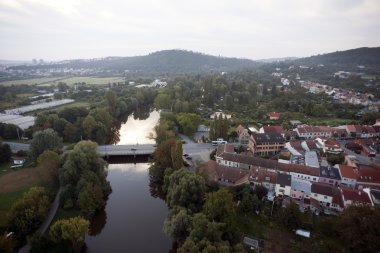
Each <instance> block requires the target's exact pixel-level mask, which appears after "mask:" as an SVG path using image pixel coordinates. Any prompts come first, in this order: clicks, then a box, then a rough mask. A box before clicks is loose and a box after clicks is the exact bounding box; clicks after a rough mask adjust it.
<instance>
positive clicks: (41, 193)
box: [8, 187, 50, 239]
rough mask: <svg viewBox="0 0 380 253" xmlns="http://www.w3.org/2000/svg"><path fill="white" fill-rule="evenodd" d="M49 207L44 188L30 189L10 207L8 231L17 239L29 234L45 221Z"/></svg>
mask: <svg viewBox="0 0 380 253" xmlns="http://www.w3.org/2000/svg"><path fill="white" fill-rule="evenodd" d="M49 205H50V202H49V198H48V195H47V192H46V190H45V188H43V187H32V188H30V190H29V191H28V192H26V193H24V195H23V196H22V197H21V198H20V199H19V200H17V201H16V202H15V203H14V204H13V205H12V208H11V210H10V211H9V214H8V227H9V231H13V232H14V233H15V235H16V238H18V239H22V238H23V237H24V236H26V235H29V234H31V233H32V232H33V231H35V230H36V229H37V228H38V227H39V225H40V224H41V223H42V221H43V220H44V219H45V217H46V214H47V212H48V210H49Z"/></svg>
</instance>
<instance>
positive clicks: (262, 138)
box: [249, 133, 285, 156]
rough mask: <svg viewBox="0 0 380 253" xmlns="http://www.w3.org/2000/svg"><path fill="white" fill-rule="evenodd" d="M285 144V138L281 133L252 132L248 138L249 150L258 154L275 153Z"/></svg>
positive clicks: (268, 154) (267, 154)
mask: <svg viewBox="0 0 380 253" xmlns="http://www.w3.org/2000/svg"><path fill="white" fill-rule="evenodd" d="M284 146H285V139H284V137H283V136H282V135H281V134H278V133H272V134H261V133H252V134H251V136H250V138H249V148H250V150H251V151H252V152H253V153H254V154H256V155H259V156H270V155H276V154H278V153H279V152H280V150H281V149H282V148H283V147H284Z"/></svg>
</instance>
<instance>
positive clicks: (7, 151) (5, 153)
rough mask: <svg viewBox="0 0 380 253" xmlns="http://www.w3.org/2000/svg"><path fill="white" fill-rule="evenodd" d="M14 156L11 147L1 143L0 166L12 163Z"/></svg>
mask: <svg viewBox="0 0 380 253" xmlns="http://www.w3.org/2000/svg"><path fill="white" fill-rule="evenodd" d="M11 156H12V151H11V147H10V146H9V144H7V143H4V144H3V143H1V142H0V164H1V163H7V162H9V161H10V159H11Z"/></svg>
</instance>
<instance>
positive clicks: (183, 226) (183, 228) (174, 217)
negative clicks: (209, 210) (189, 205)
mask: <svg viewBox="0 0 380 253" xmlns="http://www.w3.org/2000/svg"><path fill="white" fill-rule="evenodd" d="M190 230H191V216H190V214H189V213H188V211H187V210H186V209H185V208H183V207H179V206H175V207H173V208H172V209H170V211H169V213H168V215H167V216H166V219H165V222H164V232H165V234H166V235H167V236H168V237H169V238H171V239H172V240H173V241H184V240H185V239H186V237H187V236H188V235H189V232H190Z"/></svg>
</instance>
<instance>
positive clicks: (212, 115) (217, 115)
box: [210, 112, 232, 119]
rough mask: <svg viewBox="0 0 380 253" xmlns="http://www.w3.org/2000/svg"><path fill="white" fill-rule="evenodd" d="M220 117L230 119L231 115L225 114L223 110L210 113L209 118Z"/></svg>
mask: <svg viewBox="0 0 380 253" xmlns="http://www.w3.org/2000/svg"><path fill="white" fill-rule="evenodd" d="M220 117H222V118H223V119H230V118H231V117H232V115H231V114H225V113H223V112H214V113H213V114H211V115H210V119H215V118H217V119H219V118H220Z"/></svg>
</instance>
